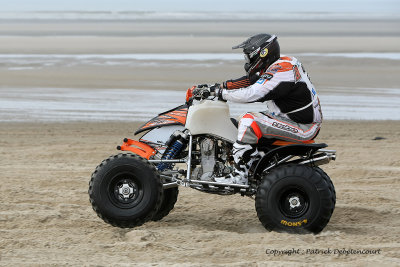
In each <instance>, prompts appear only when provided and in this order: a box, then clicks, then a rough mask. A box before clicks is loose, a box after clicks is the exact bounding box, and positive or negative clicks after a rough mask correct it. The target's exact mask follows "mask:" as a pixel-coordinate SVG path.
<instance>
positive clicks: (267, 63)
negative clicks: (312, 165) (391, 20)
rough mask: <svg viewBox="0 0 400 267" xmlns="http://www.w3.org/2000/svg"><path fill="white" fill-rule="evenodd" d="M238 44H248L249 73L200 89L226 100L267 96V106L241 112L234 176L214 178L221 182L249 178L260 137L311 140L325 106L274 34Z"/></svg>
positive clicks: (245, 50)
mask: <svg viewBox="0 0 400 267" xmlns="http://www.w3.org/2000/svg"><path fill="white" fill-rule="evenodd" d="M237 48H242V49H243V53H244V57H245V60H246V63H245V65H244V69H245V71H246V74H247V75H246V76H243V77H241V78H239V79H235V80H228V81H225V82H223V83H222V85H220V84H215V85H214V86H211V87H207V88H205V89H200V90H208V91H209V92H210V93H211V94H212V95H215V96H218V98H219V99H220V100H225V101H232V102H239V103H252V102H264V101H266V102H267V106H268V111H265V112H248V113H246V114H244V115H243V116H242V117H241V119H240V121H239V125H238V136H237V140H236V142H235V143H234V145H233V158H234V161H235V171H234V173H233V174H231V175H230V176H229V177H222V178H215V180H216V181H217V182H223V183H236V184H247V182H248V180H247V174H248V171H249V168H250V166H251V164H252V163H253V162H254V161H255V160H256V159H257V155H258V151H257V148H256V145H257V143H258V142H259V140H260V139H261V138H269V139H270V140H271V139H280V140H285V141H289V142H293V143H301V142H304V141H309V140H312V139H313V138H314V137H315V136H316V135H317V134H318V131H319V129H320V126H321V123H322V112H321V105H320V102H319V99H318V96H317V93H316V91H315V88H314V86H313V84H312V83H311V81H310V79H309V77H308V74H307V72H306V71H305V70H304V67H303V65H302V64H301V63H300V61H298V60H297V59H296V58H295V57H289V56H281V55H280V48H279V43H278V40H277V37H276V36H275V35H269V34H264V33H263V34H257V35H254V36H252V37H250V38H248V39H247V40H246V41H244V42H243V43H241V44H239V45H237V46H234V47H232V49H237ZM200 87H201V86H200ZM196 90H199V89H196Z"/></svg>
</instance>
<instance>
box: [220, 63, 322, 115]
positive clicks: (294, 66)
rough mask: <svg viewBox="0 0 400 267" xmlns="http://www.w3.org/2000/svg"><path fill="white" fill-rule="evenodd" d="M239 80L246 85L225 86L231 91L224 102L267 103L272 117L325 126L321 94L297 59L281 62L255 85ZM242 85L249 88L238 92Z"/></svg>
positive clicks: (270, 68)
mask: <svg viewBox="0 0 400 267" xmlns="http://www.w3.org/2000/svg"><path fill="white" fill-rule="evenodd" d="M238 80H239V81H240V80H243V81H244V82H243V81H242V82H240V83H238V82H237V80H236V81H234V80H230V81H227V82H225V83H224V87H226V88H228V89H223V91H222V98H223V99H225V100H228V101H232V102H239V103H252V102H265V101H266V102H267V106H268V111H269V112H270V114H272V115H277V116H283V117H285V118H289V119H291V120H293V121H295V122H297V123H321V122H322V111H321V105H320V102H319V98H318V95H317V92H316V90H315V88H314V86H313V84H312V83H311V81H310V79H309V77H308V74H307V72H306V71H305V70H304V68H303V66H302V64H301V63H300V61H298V60H297V59H296V58H295V57H287V56H284V57H281V58H279V59H278V60H277V61H275V62H274V63H272V64H271V65H270V66H269V67H268V69H266V70H265V71H263V72H262V73H261V75H260V76H259V78H258V80H256V81H255V82H253V83H252V81H251V79H247V81H246V79H243V78H241V79H238ZM229 82H231V84H229ZM232 82H233V83H232ZM235 82H236V84H235ZM246 82H247V83H246ZM240 84H246V85H247V86H246V87H241V88H238V87H239V86H238V85H240ZM225 85H226V86H225ZM235 85H236V88H237V89H236V88H235Z"/></svg>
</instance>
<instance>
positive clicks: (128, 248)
mask: <svg viewBox="0 0 400 267" xmlns="http://www.w3.org/2000/svg"><path fill="white" fill-rule="evenodd" d="M248 29H251V31H249V30H248ZM263 31H269V32H274V33H276V34H278V36H279V40H280V43H281V51H282V53H285V54H289V55H299V56H298V58H299V59H300V60H301V61H302V62H303V64H304V65H305V67H306V69H307V71H308V72H309V73H310V76H311V79H312V81H313V83H314V84H315V86H316V88H317V89H318V90H320V92H321V93H326V94H328V93H332V92H333V93H336V94H337V93H338V92H339V93H341V94H343V95H344V96H346V95H348V96H352V97H357V96H363V92H362V90H360V88H361V89H365V90H366V92H367V91H368V90H372V89H373V90H375V91H376V92H377V93H376V94H379V90H381V89H382V88H386V89H393V90H398V88H399V78H398V73H399V71H400V60H393V59H388V58H381V59H379V58H368V57H361V58H356V59H355V58H348V57H340V56H334V57H324V56H318V55H317V56H315V55H314V56H312V55H306V54H307V53H400V37H399V28H398V21H396V20H390V19H388V20H377V21H372V22H371V21H356V20H355V21H351V20H344V21H331V20H321V21H317V22H313V21H302V22H297V23H296V22H295V21H288V22H285V21H271V22H269V23H267V22H263V23H261V24H260V23H256V22H254V21H245V22H243V23H236V22H232V21H225V22H224V21H222V22H221V21H217V22H194V21H186V23H181V22H176V21H169V22H168V21H167V22H165V21H161V22H157V21H155V22H149V21H141V22H135V21H128V22H121V21H119V22H91V21H89V22H85V21H79V22H65V21H50V22H48V21H47V22H46V21H22V22H21V21H12V20H10V21H2V23H1V24H0V81H1V82H0V90H3V91H2V92H8V91H7V90H10V91H11V90H13V88H14V89H15V90H16V92H19V91H18V90H20V89H21V88H22V89H23V90H25V91H26V90H30V89H31V90H37V88H47V89H54V88H56V89H60V90H61V89H62V88H73V89H76V90H79V88H84V89H85V92H87V91H90V90H92V91H93V94H96V90H99V89H141V90H144V91H145V90H153V91H154V90H179V91H180V90H182V97H183V95H184V91H185V90H186V88H188V87H190V86H192V85H193V84H198V83H203V82H222V81H223V80H224V79H225V80H226V79H229V78H235V77H238V76H241V75H243V62H241V61H219V60H208V61H205V62H198V61H190V60H189V61H188V60H174V61H165V60H164V61H163V60H157V59H156V60H149V61H148V62H146V61H144V60H126V62H122V63H118V64H119V65H116V64H108V63H110V62H109V61H108V60H107V59H100V60H97V59H96V60H97V61H90V60H86V61H85V60H79V61H77V60H75V59H73V58H72V59H71V58H66V59H62V60H54V59H52V58H51V55H87V54H100V55H110V54H137V53H148V54H157V53H159V54H161V53H164V54H165V53H231V52H232V51H231V47H232V46H233V45H236V44H237V43H239V42H242V41H243V40H244V38H246V37H248V36H249V35H251V34H253V33H257V32H263ZM377 37H378V38H377ZM237 53H240V51H237ZM7 55H8V56H9V55H14V56H12V57H11V58H9V57H8V56H7ZM26 55H45V57H47V56H46V55H48V60H49V61H43V59H42V58H40V60H35V59H29V58H28V59H27V57H26ZM301 55H303V56H301ZM111 63H113V62H111ZM343 88H348V91H346V92H344V90H343ZM17 89H18V90H17ZM153 91H152V92H153ZM22 92H23V91H22ZM97 92H99V91H97ZM394 92H397V91H394ZM394 95H395V96H396V97H397V95H398V94H397V93H396V94H394ZM35 97H39V98H40V95H39V96H37V95H35ZM123 97H124V96H123V95H121V98H123ZM7 99H8V98H7ZM9 99H10V100H9V104H10V106H12V104H13V103H16V102H13V99H17V98H16V97H10V98H9ZM43 99H45V96H43V98H41V100H43ZM30 100H32V101H34V100H35V98H34V97H32V99H30ZM149 101H150V100H149ZM18 103H19V102H18ZM132 105H133V106H134V105H135V102H134V99H133V100H132ZM0 109H1V110H0V111H1V112H3V113H1V112H0V114H6V113H4V112H8V113H7V114H9V115H7V116H11V117H7V121H8V122H0V155H1V160H0V203H1V204H0V266H12V265H18V266H70V265H73V266H154V265H156V266H157V265H158V266H167V265H168V266H170V265H172V266H227V265H229V266H287V265H295V264H296V266H309V265H315V266H326V265H332V266H366V265H382V266H398V265H400V253H399V251H400V243H399V241H398V240H400V227H399V224H400V205H399V204H400V202H399V199H398V192H399V190H400V183H399V177H400V121H398V120H396V121H388V120H381V121H379V120H375V121H369V120H364V121H356V120H326V121H325V122H324V125H323V127H322V130H321V133H320V135H319V136H318V139H317V142H323V143H327V144H329V148H331V149H335V150H337V151H338V159H337V161H335V162H332V163H331V164H329V165H326V166H323V169H324V170H325V171H326V172H327V173H328V174H329V176H330V177H331V178H332V181H333V183H334V185H335V187H336V193H337V204H336V209H335V211H334V213H333V216H332V218H331V221H330V222H329V224H328V225H327V227H326V228H325V230H324V231H323V232H321V233H320V234H318V235H313V234H305V235H291V234H285V233H276V232H267V231H266V230H265V229H264V228H263V227H262V225H261V223H260V222H259V220H258V218H257V215H256V212H255V208H254V200H252V199H250V198H247V197H241V196H239V195H234V196H216V195H209V194H204V193H200V192H197V191H194V190H191V189H187V188H180V193H179V198H178V202H177V204H176V206H175V209H174V210H173V211H172V212H171V214H170V215H168V216H167V217H165V218H164V219H163V220H161V221H159V222H149V223H146V224H144V225H143V226H140V227H138V228H135V229H119V228H114V227H112V226H109V225H107V224H105V223H104V222H103V221H102V220H101V219H100V218H98V217H97V216H96V214H95V212H94V211H93V210H92V207H91V205H90V203H89V198H88V194H87V190H88V182H89V179H90V175H91V173H92V172H93V171H94V169H95V167H96V166H97V165H98V164H99V163H100V162H101V161H102V160H103V159H105V158H107V157H108V156H110V155H112V154H116V153H118V151H117V150H116V149H115V147H116V146H117V145H119V144H120V143H121V141H122V139H123V138H124V137H133V132H134V130H135V129H136V128H137V127H138V125H139V124H140V123H139V122H132V121H130V122H125V121H107V122H96V121H93V120H90V121H89V120H87V121H85V120H84V119H81V120H80V119H79V118H78V119H77V121H76V122H71V121H68V122H66V121H64V122H63V121H61V122H50V121H49V122H46V121H41V122H33V121H24V122H16V121H12V111H13V109H12V108H10V107H9V108H5V107H4V106H3V107H0ZM38 109H40V107H39V108H38ZM349 112H351V110H350V111H349ZM10 114H11V115H10ZM10 118H11V119H10ZM0 119H4V118H0ZM79 120H80V121H79ZM290 249H295V250H297V249H301V250H302V251H306V250H307V249H310V250H312V249H322V250H326V251H328V252H329V250H330V251H331V252H330V253H326V254H322V253H314V254H313V253H311V252H309V253H302V254H293V255H287V254H284V255H280V254H279V255H278V254H276V255H273V254H270V253H266V252H267V251H271V250H280V251H283V250H290ZM351 249H353V250H374V251H375V252H376V253H374V254H371V255H359V254H351V255H343V254H338V253H339V252H340V251H344V250H345V251H349V250H351ZM335 251H337V253H335Z"/></svg>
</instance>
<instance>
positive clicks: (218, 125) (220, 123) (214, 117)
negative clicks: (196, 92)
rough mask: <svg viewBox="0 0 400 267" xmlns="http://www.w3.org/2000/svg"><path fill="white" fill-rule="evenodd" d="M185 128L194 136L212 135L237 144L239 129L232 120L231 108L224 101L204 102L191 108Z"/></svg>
mask: <svg viewBox="0 0 400 267" xmlns="http://www.w3.org/2000/svg"><path fill="white" fill-rule="evenodd" d="M185 127H186V128H187V129H188V130H189V131H190V133H191V134H192V135H198V134H211V135H216V136H219V137H222V138H224V139H226V140H228V141H230V142H232V143H233V142H235V140H236V138H237V129H236V127H235V126H234V125H233V123H232V122H231V120H230V114H229V106H228V104H227V103H225V102H222V101H211V100H203V101H201V102H200V104H198V105H195V106H191V107H190V108H189V111H188V114H187V118H186V125H185Z"/></svg>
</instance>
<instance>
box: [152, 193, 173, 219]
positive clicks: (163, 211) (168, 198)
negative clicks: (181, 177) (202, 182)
mask: <svg viewBox="0 0 400 267" xmlns="http://www.w3.org/2000/svg"><path fill="white" fill-rule="evenodd" d="M178 194H179V189H178V187H172V188H168V189H165V190H164V196H163V200H162V202H161V207H160V208H159V210H158V211H157V213H156V214H154V216H153V218H152V219H151V220H152V221H159V220H161V219H162V218H164V217H165V216H167V215H168V214H169V213H170V212H171V210H173V209H174V206H175V203H176V201H177V200H178Z"/></svg>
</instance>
